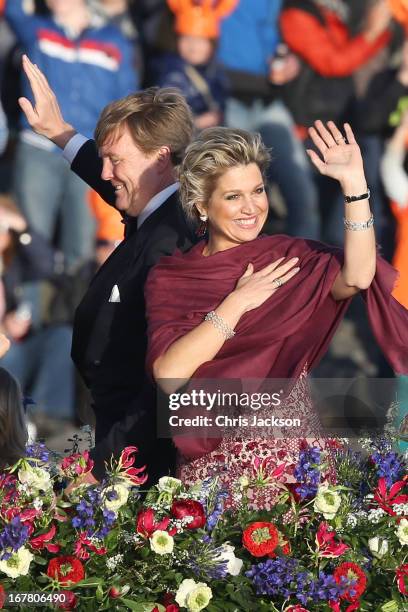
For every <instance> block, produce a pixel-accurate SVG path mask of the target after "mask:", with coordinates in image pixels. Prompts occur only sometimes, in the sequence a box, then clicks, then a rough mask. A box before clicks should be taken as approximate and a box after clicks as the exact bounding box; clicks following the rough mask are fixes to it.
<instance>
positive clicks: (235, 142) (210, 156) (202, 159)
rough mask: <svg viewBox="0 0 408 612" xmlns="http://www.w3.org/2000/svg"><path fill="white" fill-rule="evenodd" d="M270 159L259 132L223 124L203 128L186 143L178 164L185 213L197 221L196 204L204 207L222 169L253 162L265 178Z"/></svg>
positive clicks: (225, 169)
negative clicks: (180, 161) (223, 125)
mask: <svg viewBox="0 0 408 612" xmlns="http://www.w3.org/2000/svg"><path fill="white" fill-rule="evenodd" d="M270 159H271V157H270V153H269V151H268V149H267V148H266V147H265V145H264V144H263V142H262V139H261V137H260V135H259V134H253V133H251V132H247V131H246V130H240V129H233V128H226V127H214V128H208V129H206V130H203V131H202V132H201V133H200V134H199V136H198V137H197V138H196V139H195V140H194V141H193V142H192V143H191V144H190V145H189V146H188V147H187V149H186V154H185V157H184V159H183V161H182V163H181V165H180V167H179V181H180V198H181V204H182V206H183V210H184V212H185V214H186V216H187V217H188V218H189V219H190V220H193V221H197V222H198V221H199V215H200V213H199V210H198V208H197V207H198V206H200V205H201V206H202V207H203V208H206V204H207V203H208V202H209V200H210V198H211V195H212V193H213V191H214V189H215V186H216V183H217V180H218V179H219V177H220V176H221V175H222V174H224V172H226V171H227V170H229V169H231V168H235V167H236V166H248V165H249V164H257V166H258V167H259V169H260V171H261V174H262V176H263V177H264V178H265V175H266V172H267V169H268V166H269V162H270Z"/></svg>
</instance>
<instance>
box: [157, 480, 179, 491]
mask: <svg viewBox="0 0 408 612" xmlns="http://www.w3.org/2000/svg"><path fill="white" fill-rule="evenodd" d="M182 484H183V483H182V482H181V480H179V479H178V478H173V477H172V476H162V477H161V478H159V482H158V483H157V488H158V489H159V491H164V492H166V493H172V494H175V493H177V491H178V490H179V489H180V487H181V485H182Z"/></svg>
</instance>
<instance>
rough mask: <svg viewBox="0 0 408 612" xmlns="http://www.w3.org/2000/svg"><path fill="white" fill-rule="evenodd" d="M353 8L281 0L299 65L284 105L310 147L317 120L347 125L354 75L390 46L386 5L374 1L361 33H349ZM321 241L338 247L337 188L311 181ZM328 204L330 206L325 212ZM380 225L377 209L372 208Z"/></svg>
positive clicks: (286, 34)
mask: <svg viewBox="0 0 408 612" xmlns="http://www.w3.org/2000/svg"><path fill="white" fill-rule="evenodd" d="M351 12H352V7H351V3H348V2H346V1H344V0H336V1H334V2H333V1H332V0H285V1H284V2H283V5H282V12H281V15H280V20H279V21H280V27H281V32H282V38H283V40H284V41H285V43H286V44H287V45H288V47H289V48H290V49H291V50H292V52H293V53H296V55H297V56H298V57H299V58H300V60H301V68H300V71H299V74H298V75H297V77H296V78H295V79H294V80H293V81H291V82H290V83H289V84H287V85H286V87H285V100H286V102H287V105H288V106H289V108H290V110H291V112H292V114H293V117H294V119H295V122H296V124H297V132H298V134H299V136H300V138H302V140H304V142H305V146H306V148H307V147H309V146H310V144H311V143H310V139H308V133H307V128H308V126H310V125H311V124H312V123H313V122H314V121H316V119H322V120H323V121H328V120H332V121H335V122H338V123H342V122H344V121H351V120H352V119H353V117H352V114H351V113H352V111H353V109H354V107H355V85H354V80H353V73H354V71H355V70H357V69H358V68H360V67H361V66H363V65H364V64H365V63H367V62H368V61H369V60H370V59H371V58H373V57H374V56H375V55H376V54H378V53H379V52H380V51H381V50H382V49H383V48H384V47H385V46H386V45H387V44H388V43H389V41H390V39H391V32H390V29H389V26H390V22H391V12H390V10H389V7H388V4H387V0H376V1H375V2H374V3H373V4H372V5H371V6H370V7H369V8H368V9H367V13H366V15H365V20H364V25H363V27H362V29H361V30H360V32H359V33H358V34H356V35H353V34H352V32H351V28H350V23H349V22H350V18H351ZM315 179H316V182H317V185H318V190H319V207H320V215H321V225H322V237H323V239H324V240H326V241H328V242H331V243H335V244H341V243H342V232H341V218H342V197H341V193H340V191H339V188H338V185H337V184H335V183H332V182H330V181H327V179H326V178H325V177H317V176H316V177H315ZM327 202H331V205H330V207H328V206H327ZM374 213H375V214H376V218H377V219H378V220H380V218H381V210H380V209H378V208H374Z"/></svg>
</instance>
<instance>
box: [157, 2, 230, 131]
mask: <svg viewBox="0 0 408 612" xmlns="http://www.w3.org/2000/svg"><path fill="white" fill-rule="evenodd" d="M167 4H168V5H169V7H170V9H171V10H172V11H173V13H174V14H175V31H176V34H177V53H176V54H170V53H168V54H164V56H163V57H162V58H160V66H159V77H158V85H160V86H161V87H177V88H178V89H180V90H181V92H182V93H183V95H184V96H185V97H186V99H187V102H188V104H189V105H190V107H191V108H192V110H193V114H194V117H195V125H196V128H197V129H198V130H202V129H204V128H208V127H214V126H216V125H220V123H222V122H223V115H224V107H225V98H226V77H225V75H224V73H223V71H222V69H221V67H220V66H219V64H218V63H217V61H216V59H215V48H216V43H217V39H218V36H219V23H220V20H221V19H222V18H223V17H226V16H227V15H228V14H229V13H231V12H232V11H233V9H234V8H235V6H236V5H237V4H238V0H218V1H216V2H214V0H202V1H201V3H197V2H194V0H167Z"/></svg>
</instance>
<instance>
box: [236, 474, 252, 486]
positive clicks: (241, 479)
mask: <svg viewBox="0 0 408 612" xmlns="http://www.w3.org/2000/svg"><path fill="white" fill-rule="evenodd" d="M238 482H239V487H240V489H247V488H248V487H249V485H250V480H249V478H248V476H240V477H239V479H238Z"/></svg>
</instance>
